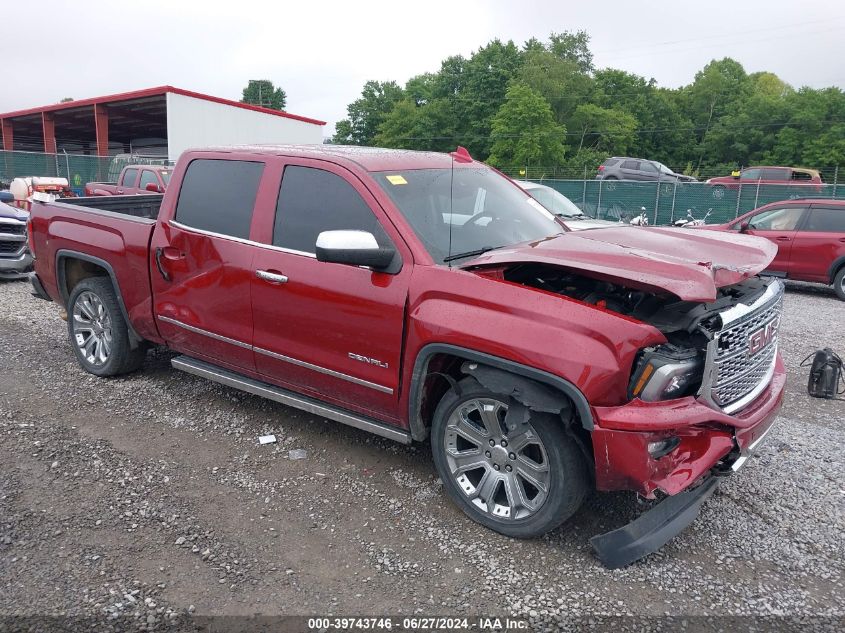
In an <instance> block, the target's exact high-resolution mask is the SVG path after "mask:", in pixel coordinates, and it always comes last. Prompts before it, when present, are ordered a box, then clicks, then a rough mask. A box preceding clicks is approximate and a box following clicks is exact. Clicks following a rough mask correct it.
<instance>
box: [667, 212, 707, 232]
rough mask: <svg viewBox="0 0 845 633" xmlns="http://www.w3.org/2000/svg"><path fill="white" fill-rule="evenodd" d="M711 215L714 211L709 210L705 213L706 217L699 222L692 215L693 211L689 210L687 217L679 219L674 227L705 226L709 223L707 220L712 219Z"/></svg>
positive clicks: (674, 223)
mask: <svg viewBox="0 0 845 633" xmlns="http://www.w3.org/2000/svg"><path fill="white" fill-rule="evenodd" d="M711 213H713V209H707V213H705V214H704V217H703V218H701V219H700V220H699V219H697V218H696V217H695V216H694V215H693V214H692V209H687V217H685V218H678V219H677V220H675V221H674V222H673V223H672V226H676V227H678V228H684V227H690V226H703V225H705V224H706V223H707V218H709V217H710V214H711Z"/></svg>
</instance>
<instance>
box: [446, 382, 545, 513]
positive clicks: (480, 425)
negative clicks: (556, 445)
mask: <svg viewBox="0 0 845 633" xmlns="http://www.w3.org/2000/svg"><path fill="white" fill-rule="evenodd" d="M507 411H508V405H507V404H505V403H504V402H502V401H501V400H494V399H491V398H476V399H472V400H468V401H466V402H464V403H463V404H462V405H461V406H459V407H457V408H456V409H455V410H454V411H453V412H452V415H450V416H449V421H448V423H447V425H446V433H445V435H444V437H443V441H444V444H445V446H444V449H445V452H446V461H447V463H448V464H449V471H450V474H451V476H452V479H453V480H454V481H455V483H457V485H458V486H459V487H460V488H461V490H463V492H464V494H465V495H466V496H467V499H468V500H469V501H470V502H471V503H472V504H473V505H474V506H475V507H476V508H478V509H479V510H480V511H481V512H484V513H487V514H492V515H494V516H497V517H503V518H513V519H523V518H526V517H530V516H531V515H532V514H535V513H536V512H537V510H539V509H540V507H541V506H542V505H543V503H544V502H545V501H546V497H547V496H548V493H549V478H550V475H549V462H548V456H547V455H546V449H545V447H544V446H543V442H542V441H540V438H539V437H538V436H537V434H536V433H535V432H534V429H533V428H532V427H531V425H530V424H523V425H521V428H520V429H519V430H518V432H516V433H515V434H507V432H506V427H505V416H506V415H507Z"/></svg>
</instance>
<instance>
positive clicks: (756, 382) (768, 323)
mask: <svg viewBox="0 0 845 633" xmlns="http://www.w3.org/2000/svg"><path fill="white" fill-rule="evenodd" d="M782 308H783V284H781V283H780V281H778V280H773V281H772V282H771V284H770V286H769V288H768V289H767V290H766V292H765V293H764V294H763V296H762V297H760V299H758V300H757V301H756V302H755V303H754V304H753V305H751V306H744V305H737V306H734V307H733V308H731V309H729V310H726V311H725V312H723V313H722V315H721V316H722V323H723V325H722V329H721V330H720V331H719V332H717V333H716V335H715V336H714V337H713V340H712V341H711V343H710V345H709V347H708V352H707V361H708V362H707V370H706V376H705V381H704V385H703V394H704V395H705V396H706V397H709V400H710V401H711V402H712V403H713V404H714V405H716V406H717V407H719V408H721V409H723V410H725V411H726V412H728V413H732V412H734V411H738V410H739V409H741V408H742V407H744V406H745V405H747V404H748V403H750V402H751V401H752V400H753V399H754V398H755V397H756V396H757V395H758V394H759V393H760V392H761V391H762V390H763V389H765V387H766V385H767V384H768V382H769V380H770V379H771V375H772V371H773V369H774V363H775V357H776V356H777V346H778V327H779V324H780V316H781V311H782Z"/></svg>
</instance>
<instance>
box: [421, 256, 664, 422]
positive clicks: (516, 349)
mask: <svg viewBox="0 0 845 633" xmlns="http://www.w3.org/2000/svg"><path fill="white" fill-rule="evenodd" d="M413 274H414V279H413V283H412V284H411V295H410V297H409V306H408V320H409V322H408V335H407V346H408V347H407V357H408V358H416V357H417V355H418V354H419V353H420V350H421V349H422V348H423V347H424V346H425V345H427V344H430V343H442V344H448V345H454V346H456V347H461V348H465V349H470V350H474V351H477V352H482V353H486V354H490V355H492V356H496V357H499V358H502V359H507V360H510V361H513V362H516V363H520V364H523V365H527V366H529V367H532V368H534V369H539V370H543V371H546V372H549V373H551V374H554V375H555V376H559V377H561V378H563V379H565V380H567V381H569V382H570V383H572V384H573V385H574V386H576V387H577V388H578V389H579V390H580V391H581V393H583V394H584V396H585V397H586V399H587V401H588V402H589V403H590V404H591V405H613V404H619V403H621V402H624V401H625V399H626V393H627V388H628V379H629V376H630V374H631V367H632V365H633V362H634V358H635V356H636V354H637V352H638V351H639V350H640V349H641V348H643V347H646V346H648V345H658V344H660V343H663V342H665V337H664V336H663V334H661V333H660V332H659V331H658V330H657V329H656V328H654V327H653V326H651V325H648V324H645V323H641V322H639V321H635V320H633V319H628V318H626V317H623V316H622V315H619V314H617V313H615V312H612V311H608V310H602V309H601V308H598V307H596V306H592V305H588V304H585V303H582V302H580V301H576V300H573V299H569V298H567V297H565V296H563V295H557V294H553V293H549V292H543V291H539V290H536V289H533V288H529V287H526V286H522V285H519V284H511V283H508V282H503V281H498V280H495V279H492V278H489V277H484V276H481V275H477V274H474V273H471V272H467V271H464V270H461V269H457V268H455V269H448V268H445V267H442V266H428V267H426V266H417V267H415V269H414V273H413ZM412 365H413V363H406V367H408V369H407V370H406V371H410V368H411V367H412ZM411 378H412V376H411V375H410V374H407V375H406V380H408V381H409V382H407V383H406V384H411V383H410V380H411Z"/></svg>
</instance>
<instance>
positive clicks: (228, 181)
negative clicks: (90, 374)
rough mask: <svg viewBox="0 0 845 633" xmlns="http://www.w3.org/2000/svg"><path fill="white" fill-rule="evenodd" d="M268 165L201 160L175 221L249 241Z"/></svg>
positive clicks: (186, 182)
mask: <svg viewBox="0 0 845 633" xmlns="http://www.w3.org/2000/svg"><path fill="white" fill-rule="evenodd" d="M263 171H264V163H260V162H252V161H244V160H211V159H197V160H194V161H191V164H190V165H188V169H187V171H186V172H185V177H184V178H183V179H182V187H181V189H180V190H179V201H178V202H177V203H176V215H175V218H174V219H175V220H176V221H177V222H179V223H180V224H183V225H185V226H187V227H191V228H194V229H199V230H200V231H205V232H208V233H216V234H219V235H227V236H231V237H238V238H241V239H247V238H248V237H249V227H250V224H251V223H252V210H253V207H254V206H255V197H256V196H257V195H258V183H259V181H260V180H261V174H262V172H263Z"/></svg>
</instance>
